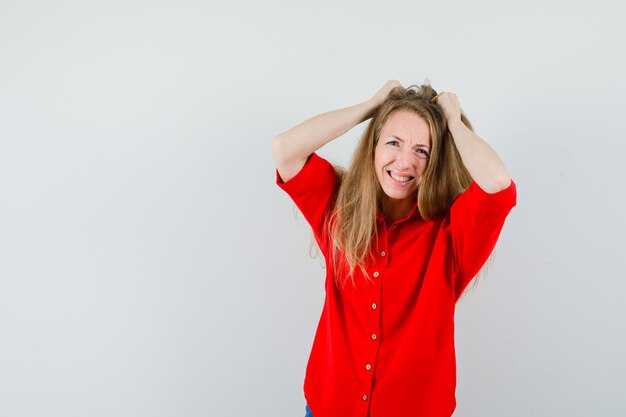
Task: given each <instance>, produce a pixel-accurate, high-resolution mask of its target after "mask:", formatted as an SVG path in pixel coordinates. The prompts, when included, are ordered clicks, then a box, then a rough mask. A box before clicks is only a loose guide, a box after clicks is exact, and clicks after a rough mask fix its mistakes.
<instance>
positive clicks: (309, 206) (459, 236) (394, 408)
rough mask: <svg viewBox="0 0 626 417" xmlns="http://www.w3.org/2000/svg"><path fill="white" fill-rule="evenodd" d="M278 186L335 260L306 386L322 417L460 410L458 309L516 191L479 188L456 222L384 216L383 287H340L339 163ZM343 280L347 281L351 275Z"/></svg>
mask: <svg viewBox="0 0 626 417" xmlns="http://www.w3.org/2000/svg"><path fill="white" fill-rule="evenodd" d="M276 182H277V184H278V186H279V187H281V188H282V189H283V190H285V191H286V192H287V193H288V194H289V196H290V197H291V198H292V199H293V201H294V202H295V203H296V205H297V206H298V208H299V209H300V211H301V212H302V214H303V215H304V217H305V218H306V220H307V221H308V222H309V224H310V225H311V227H312V229H313V234H314V236H315V238H316V240H317V243H318V245H319V246H320V250H321V252H322V254H323V255H324V257H325V259H326V281H325V289H326V298H325V301H324V307H323V310H322V315H321V318H320V321H319V325H318V328H317V332H316V334H315V339H314V342H313V347H312V350H311V355H310V357H309V362H308V365H307V370H306V377H305V381H304V394H305V397H306V401H307V403H308V405H309V407H310V408H311V411H312V413H313V416H314V417H367V416H368V411H369V416H370V417H404V416H414V417H419V416H424V417H449V416H451V415H452V413H453V411H454V409H455V407H456V399H455V388H456V363H455V352H454V307H455V304H456V301H457V300H458V298H459V296H460V295H461V293H462V292H463V290H464V289H465V287H466V286H467V284H468V283H469V282H470V281H471V280H472V278H473V277H474V276H475V275H476V274H477V273H478V271H479V270H480V268H481V267H482V266H483V264H484V263H485V261H486V260H487V258H488V257H489V254H490V253H491V251H492V250H493V248H494V246H495V244H496V241H497V239H498V235H499V234H500V230H501V229H502V225H503V224H504V220H505V218H506V216H507V214H508V213H509V211H510V210H511V208H512V207H513V206H515V204H516V188H515V184H514V183H513V182H511V185H510V186H509V187H508V188H506V189H505V190H502V191H500V192H498V193H495V194H488V193H486V192H485V191H483V190H482V189H481V188H480V187H479V186H478V185H477V184H476V183H472V184H471V185H470V187H469V188H468V189H467V190H466V191H465V192H464V193H462V194H461V195H459V196H458V197H457V198H456V200H455V201H454V202H453V204H452V206H451V208H450V211H449V213H448V215H447V216H446V217H444V218H443V219H438V220H429V221H425V220H423V219H422V218H421V216H420V215H419V211H418V210H417V204H416V206H415V207H414V208H413V211H412V212H411V214H410V215H409V216H407V217H406V218H404V219H400V220H398V221H396V222H395V223H394V224H393V225H391V227H390V228H387V226H386V225H385V222H384V219H383V217H382V216H381V215H379V216H378V217H377V219H378V239H377V241H376V242H374V247H373V250H374V251H375V253H376V257H375V260H374V261H373V262H371V263H369V264H368V265H366V266H367V272H368V273H369V275H370V277H372V279H373V282H368V281H367V280H366V279H365V278H364V277H363V274H362V273H361V272H360V271H359V269H358V268H357V271H356V272H355V274H356V275H355V280H356V282H357V287H356V288H355V287H354V286H352V284H351V283H350V282H348V283H347V284H346V285H345V287H341V286H339V287H338V286H337V285H336V284H335V277H334V276H333V275H334V273H333V267H332V263H331V262H332V260H331V256H330V254H329V244H328V242H327V241H326V240H325V239H326V238H325V237H324V236H326V235H327V233H326V232H325V230H324V227H325V223H324V222H325V209H326V206H327V204H328V202H329V201H330V199H331V197H332V195H333V192H334V188H335V187H336V174H335V171H334V169H333V167H332V166H331V164H330V163H329V162H328V161H326V160H324V159H322V158H321V157H319V156H318V155H317V154H312V155H311V157H310V158H309V160H308V161H307V163H306V164H305V166H304V167H303V168H302V170H301V171H300V172H298V174H297V175H296V176H295V177H293V178H292V179H290V180H289V181H287V182H286V183H283V182H282V180H281V178H280V175H279V174H278V172H277V174H276ZM339 282H342V280H341V277H340V279H339Z"/></svg>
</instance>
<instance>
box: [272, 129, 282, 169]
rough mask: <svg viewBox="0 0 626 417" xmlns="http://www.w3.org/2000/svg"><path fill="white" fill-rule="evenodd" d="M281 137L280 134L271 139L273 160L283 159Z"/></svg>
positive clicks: (277, 161)
mask: <svg viewBox="0 0 626 417" xmlns="http://www.w3.org/2000/svg"><path fill="white" fill-rule="evenodd" d="M283 143H284V141H283V138H282V136H281V135H278V136H275V137H274V139H273V140H272V155H273V156H274V161H275V162H276V163H279V162H280V161H281V160H282V159H283V155H284V146H283Z"/></svg>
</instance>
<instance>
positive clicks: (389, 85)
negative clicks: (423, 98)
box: [372, 80, 404, 106]
mask: <svg viewBox="0 0 626 417" xmlns="http://www.w3.org/2000/svg"><path fill="white" fill-rule="evenodd" d="M396 87H400V88H404V87H402V84H400V81H398V80H389V81H387V82H386V83H385V85H383V87H382V88H381V89H380V90H378V91H377V92H376V94H374V97H372V99H373V100H374V102H375V103H376V105H377V106H380V105H382V104H383V102H384V101H385V99H386V98H387V96H388V95H389V93H390V92H391V90H393V89H394V88H396Z"/></svg>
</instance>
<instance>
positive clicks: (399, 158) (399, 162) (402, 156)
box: [395, 150, 413, 170]
mask: <svg viewBox="0 0 626 417" xmlns="http://www.w3.org/2000/svg"><path fill="white" fill-rule="evenodd" d="M412 159H413V151H412V150H408V151H407V150H402V151H401V152H398V154H397V155H396V163H395V165H396V169H398V170H406V169H408V168H410V167H411V161H412Z"/></svg>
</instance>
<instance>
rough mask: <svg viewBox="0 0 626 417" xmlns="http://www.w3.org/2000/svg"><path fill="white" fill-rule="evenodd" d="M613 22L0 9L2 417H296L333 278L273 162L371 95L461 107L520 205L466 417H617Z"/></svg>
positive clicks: (483, 331) (617, 84)
mask: <svg viewBox="0 0 626 417" xmlns="http://www.w3.org/2000/svg"><path fill="white" fill-rule="evenodd" d="M625 11H626V10H625V7H624V6H623V3H621V2H618V1H614V2H610V1H602V0H599V1H594V2H584V3H583V2H577V1H553V2H550V1H538V0H537V1H536V0H531V1H525V2H496V1H466V2H461V1H459V2H443V1H410V2H409V1H405V2H401V1H393V0H392V1H387V2H372V1H327V0H324V1H316V2H304V1H280V0H268V1H265V2H256V1H244V2H236V1H235V2H229V3H226V2H219V3H218V2H212V1H190V0H177V1H173V0H168V1H159V0H156V1H148V0H124V1H118V0H113V1H106V2H105V1H84V0H83V1H78V0H73V1H15V0H14V1H9V0H6V1H0V416H3V417H27V416H28V417H31V416H59V417H74V416H75V417H79V416H80V417H83V416H94V417H97V416H123V417H126V416H128V417H131V416H150V417H164V416H189V417H195V416H215V417H228V416H250V415H258V416H277V417H292V416H302V415H304V404H305V402H304V397H303V394H302V382H303V378H304V370H305V365H306V361H307V358H308V354H309V349H310V346H311V342H312V340H313V336H314V331H315V327H316V325H317V320H318V318H319V314H320V310H321V307H322V303H323V279H324V271H323V269H322V267H321V262H320V259H311V258H310V256H309V241H310V236H311V234H310V231H309V228H308V225H307V224H306V222H305V221H304V219H303V218H302V217H301V216H298V215H297V214H296V213H295V210H294V205H293V203H292V202H291V201H290V200H289V198H288V197H287V195H286V194H284V193H283V192H282V191H280V190H279V189H278V187H277V186H276V185H275V184H274V181H275V172H274V164H273V160H272V155H271V140H272V138H273V136H275V135H276V134H277V133H280V132H281V131H284V130H286V129H287V128H289V127H291V126H293V125H295V124H296V123H299V122H300V121H302V120H304V119H306V118H308V117H311V116H313V115H315V114H319V113H322V112H325V111H328V110H332V109H336V108H340V107H344V106H348V105H352V104H356V103H357V102H359V101H362V100H365V99H367V98H369V97H370V96H371V95H373V94H374V93H375V92H376V91H377V90H378V89H379V88H380V87H381V86H382V85H383V84H384V82H385V81H386V80H388V79H398V80H400V81H401V82H402V83H403V84H405V85H409V84H412V83H422V82H424V81H425V80H429V81H430V83H431V84H432V85H433V87H434V88H435V89H437V90H444V91H452V92H455V93H456V94H457V95H458V96H459V99H460V101H461V105H462V107H463V109H464V111H465V112H466V114H467V115H468V117H469V118H470V120H471V121H472V122H473V124H474V127H475V129H476V132H477V133H478V134H479V135H480V136H481V137H483V138H484V139H486V140H487V141H488V142H489V143H490V144H491V145H492V146H493V147H494V148H495V149H496V150H497V151H498V153H499V154H500V155H501V157H502V159H503V160H504V161H505V163H506V165H507V167H508V169H509V171H510V173H511V175H512V176H513V178H514V179H515V181H516V183H517V186H518V206H517V207H516V208H515V209H514V210H513V211H512V212H511V214H510V216H509V218H508V220H507V223H506V224H505V227H504V229H503V232H502V235H501V238H500V241H499V243H498V246H497V248H496V254H495V257H494V260H493V262H492V264H491V266H490V268H489V270H488V272H487V274H486V276H485V277H483V278H482V279H481V280H480V282H479V283H478V285H477V286H476V287H475V288H474V289H472V290H471V291H470V292H469V293H467V294H466V296H465V297H464V298H463V299H462V300H461V301H460V302H459V303H458V304H457V313H456V337H457V339H456V346H457V359H458V387H457V399H458V407H457V410H456V412H455V416H459V417H472V416H481V417H497V416H498V417H499V416H509V417H518V416H520V417H521V416H568V417H575V416H581V417H582V416H590V415H597V416H618V415H624V414H623V413H624V409H625V408H626V396H624V389H625V388H626V383H625V380H624V375H625V373H626V361H625V359H624V352H626V335H625V332H624V327H625V323H626V307H625V306H624V302H623V294H624V292H625V291H626V283H625V277H626V274H625V273H624V258H625V256H626V255H625V254H624V243H623V236H624V233H625V232H626V227H625V226H626V225H625V221H624V215H623V207H624V197H623V188H624V185H625V181H624V179H623V176H624V168H623V161H624V157H625V154H626V145H625V141H626V128H625V124H624V119H625V118H624V110H625V105H624V97H625V94H626V81H625V77H624V74H626V59H625V56H624V53H623V47H624V42H623V40H624V39H626V30H625V29H624V26H623V16H624V12H625ZM363 127H364V126H363V125H360V126H357V127H356V128H355V129H353V130H352V131H351V132H349V133H348V134H346V135H345V136H344V137H342V138H340V139H338V140H337V141H335V142H333V143H331V144H329V145H328V146H327V147H325V148H323V149H322V150H320V154H321V155H322V156H324V157H326V158H328V159H329V160H331V161H332V162H334V163H340V164H344V165H345V164H347V163H348V162H349V161H350V158H351V155H352V150H353V148H354V146H355V143H356V140H357V139H358V137H359V135H360V134H361V133H362V131H363ZM417 413H418V411H417V410H416V415H418V414H417ZM389 417H396V416H389Z"/></svg>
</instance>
